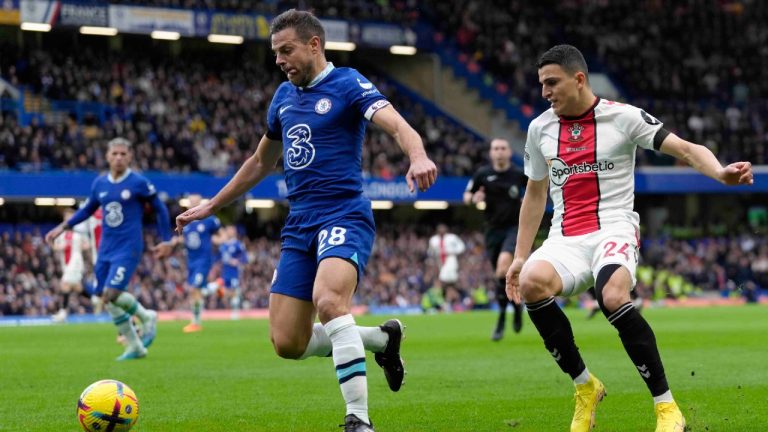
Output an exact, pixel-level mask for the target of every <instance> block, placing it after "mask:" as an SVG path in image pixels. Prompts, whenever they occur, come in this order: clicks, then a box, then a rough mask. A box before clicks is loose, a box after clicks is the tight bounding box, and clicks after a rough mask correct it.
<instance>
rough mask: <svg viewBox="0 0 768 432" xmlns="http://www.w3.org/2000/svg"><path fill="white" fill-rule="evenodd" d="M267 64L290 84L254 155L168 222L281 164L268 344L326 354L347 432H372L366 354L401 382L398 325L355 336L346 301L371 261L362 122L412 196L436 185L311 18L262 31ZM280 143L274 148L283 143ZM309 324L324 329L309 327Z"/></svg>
mask: <svg viewBox="0 0 768 432" xmlns="http://www.w3.org/2000/svg"><path fill="white" fill-rule="evenodd" d="M270 34H271V41H272V50H273V51H274V53H275V56H276V57H275V63H276V64H277V65H278V66H279V67H280V69H281V70H282V71H283V72H285V74H286V75H287V76H288V80H289V82H284V83H283V84H281V85H280V87H279V88H278V89H277V91H276V92H275V95H274V97H273V99H272V103H271V105H270V108H269V111H268V114H267V121H268V129H267V133H266V134H265V136H264V137H262V139H261V141H260V142H259V146H258V148H257V149H256V152H255V153H254V155H253V156H251V157H250V158H249V159H248V160H247V161H246V162H245V163H244V164H243V166H242V167H241V168H240V170H239V171H238V172H237V173H236V174H235V176H234V178H233V179H232V180H230V182H229V183H228V184H227V185H226V186H224V188H223V189H222V190H221V191H220V192H219V193H218V194H217V195H216V196H215V197H213V198H212V199H211V200H210V201H209V202H208V203H206V204H201V205H199V206H197V207H195V208H192V209H189V210H187V211H186V212H184V213H182V214H181V215H179V216H178V217H177V218H176V226H177V230H180V229H182V228H183V227H184V226H185V225H187V224H188V223H190V222H191V221H193V220H199V219H203V218H206V217H208V216H210V215H211V214H213V213H214V212H215V211H216V210H218V209H219V208H221V207H222V206H224V205H226V204H227V203H229V202H231V201H232V200H234V199H235V198H237V197H239V196H240V195H243V194H244V193H246V192H247V191H249V190H250V189H251V188H252V187H253V186H255V185H256V184H257V183H258V182H259V181H261V180H262V179H263V178H264V177H265V176H266V175H267V174H269V173H270V172H271V171H272V170H273V169H274V167H275V164H276V163H277V161H278V160H279V159H280V157H281V156H282V157H283V166H284V169H285V181H286V184H287V185H288V200H289V202H290V207H291V209H290V213H289V215H288V217H287V219H286V222H285V226H284V227H283V231H282V252H281V258H280V262H279V264H278V267H277V270H276V271H275V277H274V281H273V284H272V291H271V294H270V301H269V319H270V337H271V339H272V344H273V345H274V348H275V351H276V352H277V354H278V355H279V356H281V357H284V358H289V359H305V358H307V357H311V356H319V357H323V356H327V355H328V354H331V353H332V355H333V363H334V365H335V367H336V376H337V378H338V382H339V385H340V387H341V393H342V395H343V397H344V400H345V402H346V405H347V412H346V413H347V415H346V417H345V419H344V423H345V425H344V430H345V431H350V432H351V431H355V432H366V431H372V430H373V426H372V425H371V422H370V419H369V418H368V386H367V378H366V367H365V352H364V349H368V350H370V351H373V352H374V353H375V358H376V362H377V363H378V364H379V365H380V366H381V367H382V368H383V369H384V375H385V377H386V378H387V382H388V384H389V387H390V389H392V390H393V391H397V390H399V389H400V385H401V384H402V381H403V374H404V370H403V363H402V360H401V358H400V342H401V339H402V331H403V326H402V324H401V323H400V321H399V320H389V321H387V322H386V323H384V324H383V325H381V326H379V327H358V326H356V325H355V320H354V318H353V317H352V315H351V314H350V308H351V304H352V296H353V294H354V292H355V289H356V287H357V284H358V281H359V278H360V277H361V275H362V274H363V271H364V270H365V265H366V263H367V260H368V257H369V255H370V253H371V247H372V244H373V237H374V233H375V226H374V222H373V212H372V210H371V205H370V201H368V200H367V199H365V198H364V197H363V195H362V192H363V183H362V172H361V163H362V162H361V161H362V142H363V137H364V135H365V128H366V124H367V123H366V120H368V121H373V122H374V123H375V124H377V125H378V126H380V127H381V128H382V129H383V130H384V131H385V132H387V133H388V134H389V135H391V136H392V137H393V138H394V139H395V141H396V142H397V143H398V144H399V145H400V147H401V148H402V150H403V151H404V152H405V153H406V154H407V156H408V157H409V159H410V162H411V165H410V168H409V169H408V172H407V173H406V176H405V178H406V181H407V183H408V186H409V188H410V189H411V190H412V191H414V190H415V189H416V188H418V189H420V190H422V191H423V190H426V189H427V188H429V187H430V186H431V185H432V184H433V183H434V182H435V180H436V178H437V168H436V167H435V164H434V163H433V162H432V161H431V160H430V159H429V158H428V157H427V155H426V152H425V151H424V146H423V144H422V141H421V138H420V137H419V135H418V134H417V133H416V131H414V130H413V128H411V126H409V125H408V123H406V121H405V120H404V119H403V118H402V117H401V116H400V114H399V113H398V112H397V111H396V110H395V109H394V108H393V107H392V106H391V105H390V103H389V101H387V100H386V99H385V98H384V97H383V96H382V95H381V94H380V93H379V91H378V90H377V89H376V87H375V86H374V85H373V84H372V83H371V82H369V81H368V80H367V79H366V78H365V77H363V76H362V75H361V74H360V73H358V72H357V71H356V70H354V69H349V68H335V67H334V66H333V64H331V63H329V62H327V61H326V59H325V51H324V42H325V32H324V30H323V27H322V25H321V24H320V21H319V20H318V19H317V18H315V17H314V16H313V15H312V14H311V13H309V12H302V11H296V10H289V11H287V12H284V13H282V14H280V15H278V16H277V17H275V18H274V20H273V21H272V24H271V29H270ZM281 141H282V144H281ZM316 316H318V317H319V319H320V323H321V324H314V321H315V318H316Z"/></svg>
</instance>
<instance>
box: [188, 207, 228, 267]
mask: <svg viewBox="0 0 768 432" xmlns="http://www.w3.org/2000/svg"><path fill="white" fill-rule="evenodd" d="M219 228H221V222H219V218H217V217H216V216H209V217H207V218H205V219H203V220H196V221H192V222H191V223H190V224H189V225H187V226H185V227H184V230H183V231H182V233H183V234H184V247H185V249H186V250H187V261H188V266H189V267H193V266H206V265H207V266H210V264H211V262H212V261H213V246H212V244H213V243H212V241H211V237H212V236H213V234H214V233H216V231H218V230H219Z"/></svg>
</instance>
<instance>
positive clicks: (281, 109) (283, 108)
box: [279, 105, 293, 114]
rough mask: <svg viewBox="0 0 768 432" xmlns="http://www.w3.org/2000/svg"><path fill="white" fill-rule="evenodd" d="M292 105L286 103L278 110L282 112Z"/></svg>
mask: <svg viewBox="0 0 768 432" xmlns="http://www.w3.org/2000/svg"><path fill="white" fill-rule="evenodd" d="M292 106H293V105H286V106H284V107H282V108H280V110H279V111H280V114H282V113H284V112H285V110H287V109H288V108H290V107H292Z"/></svg>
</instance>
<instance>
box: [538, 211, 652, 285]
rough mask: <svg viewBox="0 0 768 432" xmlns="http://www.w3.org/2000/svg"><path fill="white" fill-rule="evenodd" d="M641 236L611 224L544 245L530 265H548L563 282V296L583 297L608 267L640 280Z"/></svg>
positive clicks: (627, 225)
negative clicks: (637, 272)
mask: <svg viewBox="0 0 768 432" xmlns="http://www.w3.org/2000/svg"><path fill="white" fill-rule="evenodd" d="M638 248H639V233H638V231H637V228H636V227H635V226H634V225H633V224H631V223H628V222H621V223H615V224H611V225H610V226H607V227H604V228H602V229H600V230H599V231H595V232H593V233H589V234H584V235H580V236H573V237H553V238H548V239H547V240H545V241H544V244H543V245H541V247H540V248H538V249H537V250H536V251H535V252H533V254H531V256H530V258H528V261H546V262H548V263H550V264H552V266H553V267H554V268H555V270H556V271H557V274H558V275H560V279H561V280H562V281H563V292H562V293H560V295H562V296H566V297H567V296H572V295H576V294H581V293H582V292H584V291H586V290H587V289H589V288H590V287H592V286H594V284H595V279H596V278H597V274H598V272H599V271H600V269H602V268H603V267H604V266H606V265H607V264H619V265H622V266H624V267H626V268H627V270H629V274H630V275H632V287H633V288H634V286H635V283H636V282H637V279H636V278H635V270H636V269H637V259H638Z"/></svg>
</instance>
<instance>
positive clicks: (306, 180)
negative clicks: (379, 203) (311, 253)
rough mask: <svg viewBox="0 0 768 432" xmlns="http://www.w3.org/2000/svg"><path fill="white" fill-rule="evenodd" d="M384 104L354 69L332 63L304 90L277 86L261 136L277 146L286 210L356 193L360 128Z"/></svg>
mask: <svg viewBox="0 0 768 432" xmlns="http://www.w3.org/2000/svg"><path fill="white" fill-rule="evenodd" d="M387 105H389V102H388V101H387V100H386V99H385V98H384V96H383V95H382V94H381V93H379V91H378V90H377V89H376V87H375V86H374V85H373V84H372V83H371V82H370V81H368V80H367V79H366V78H365V77H363V76H362V75H361V74H360V73H359V72H358V71H356V70H355V69H350V68H334V66H333V64H332V63H328V67H326V68H325V69H324V70H323V72H322V73H320V75H318V76H317V77H316V78H315V79H314V80H312V83H310V85H308V86H307V87H297V86H294V85H293V84H291V83H290V82H289V81H286V82H284V83H282V84H281V85H280V87H278V89H277V91H276V92H275V95H274V97H273V98H272V103H271V104H270V106H269V110H268V112H267V138H269V139H271V140H275V141H282V142H283V167H284V171H285V183H286V186H287V188H288V200H289V202H290V204H291V208H292V209H302V208H314V207H316V206H317V204H324V203H328V202H331V201H335V200H338V199H348V198H358V197H360V196H361V195H362V193H363V179H362V151H363V138H364V136H365V128H366V125H367V121H370V120H371V119H372V118H373V115H374V114H375V113H376V111H378V110H379V109H381V108H383V107H385V106H387Z"/></svg>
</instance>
